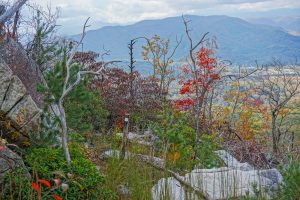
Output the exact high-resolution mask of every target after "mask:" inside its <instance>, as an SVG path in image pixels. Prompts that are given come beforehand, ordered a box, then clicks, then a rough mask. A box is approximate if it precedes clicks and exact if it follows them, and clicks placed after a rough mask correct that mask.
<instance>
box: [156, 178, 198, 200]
mask: <svg viewBox="0 0 300 200" xmlns="http://www.w3.org/2000/svg"><path fill="white" fill-rule="evenodd" d="M152 198H153V199H168V198H169V199H172V200H184V199H193V200H198V199H199V198H198V197H197V195H196V194H195V193H192V192H187V191H185V188H184V187H182V186H181V184H180V183H179V181H177V180H176V179H175V178H173V177H170V178H162V179H160V180H159V181H158V183H157V184H156V185H155V186H154V187H153V188H152Z"/></svg>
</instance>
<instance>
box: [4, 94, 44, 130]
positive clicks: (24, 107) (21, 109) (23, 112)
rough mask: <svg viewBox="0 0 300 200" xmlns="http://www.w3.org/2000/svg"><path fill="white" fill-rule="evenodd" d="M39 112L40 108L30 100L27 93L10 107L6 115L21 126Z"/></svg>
mask: <svg viewBox="0 0 300 200" xmlns="http://www.w3.org/2000/svg"><path fill="white" fill-rule="evenodd" d="M39 112H40V109H39V108H38V107H37V105H36V104H35V102H34V101H33V100H32V98H31V96H29V95H27V96H25V97H24V98H23V99H22V100H21V101H20V102H19V103H18V104H17V105H16V106H14V107H13V108H12V109H11V111H10V112H9V113H8V114H7V117H9V118H10V119H12V120H13V121H15V122H17V125H18V126H19V127H23V126H24V125H26V124H28V123H29V122H30V121H31V120H32V119H33V118H34V117H35V116H36V115H38V114H39Z"/></svg>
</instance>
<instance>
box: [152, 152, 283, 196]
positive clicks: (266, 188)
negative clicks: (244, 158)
mask: <svg viewBox="0 0 300 200" xmlns="http://www.w3.org/2000/svg"><path fill="white" fill-rule="evenodd" d="M216 154H217V155H219V157H220V158H221V159H222V160H223V161H224V163H225V164H226V165H227V166H226V167H221V168H213V169H194V170H193V171H191V172H190V173H188V174H186V175H185V176H179V178H180V179H181V180H182V181H183V182H186V183H189V185H191V186H192V187H193V188H195V189H197V190H200V191H202V192H201V193H202V194H203V195H204V196H205V197H206V198H207V199H209V200H217V199H230V198H241V197H242V196H254V195H255V191H256V189H257V190H259V191H261V192H262V195H263V196H264V197H265V198H269V197H270V196H271V194H272V192H273V191H274V190H277V189H278V186H279V184H280V183H281V182H282V177H281V175H280V173H279V172H278V170H277V169H267V170H255V169H254V168H253V167H252V166H251V165H249V164H248V163H240V162H239V161H237V160H236V159H235V158H234V157H233V156H231V155H230V154H229V153H228V152H226V151H224V150H221V151H217V152H216ZM152 196H153V199H154V200H160V199H162V197H165V196H167V197H168V198H169V199H174V200H186V199H193V200H194V199H202V198H198V197H197V195H196V194H194V193H192V192H191V191H186V190H185V188H184V187H183V186H182V185H181V184H180V183H179V181H178V180H176V179H174V178H173V177H170V178H163V179H160V180H159V181H158V183H157V184H156V185H155V186H153V188H152ZM168 198H167V199H168Z"/></svg>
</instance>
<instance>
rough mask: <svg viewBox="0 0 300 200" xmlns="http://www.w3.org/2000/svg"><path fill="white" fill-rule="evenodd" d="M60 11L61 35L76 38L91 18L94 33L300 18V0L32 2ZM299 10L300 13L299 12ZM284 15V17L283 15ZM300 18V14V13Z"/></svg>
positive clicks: (58, 0) (44, 0) (69, 0)
mask: <svg viewBox="0 0 300 200" xmlns="http://www.w3.org/2000/svg"><path fill="white" fill-rule="evenodd" d="M30 2H33V3H36V4H39V5H41V6H47V5H51V6H52V7H59V8H60V20H59V24H60V25H62V28H61V32H62V33H64V34H74V33H78V32H80V27H82V24H83V23H84V21H85V19H86V18H87V17H91V25H92V27H91V29H97V28H99V27H101V26H103V25H107V24H130V23H134V22H137V21H140V20H144V19H158V18H165V17H169V16H178V15H182V14H195V15H230V16H238V17H256V16H261V14H262V13H273V14H274V13H276V14H279V15H280V14H286V13H283V10H284V11H285V12H287V11H288V13H289V10H293V12H291V14H298V12H299V10H300V0H30ZM297 9H298V10H297ZM281 12H282V13H281ZM299 15H300V13H299Z"/></svg>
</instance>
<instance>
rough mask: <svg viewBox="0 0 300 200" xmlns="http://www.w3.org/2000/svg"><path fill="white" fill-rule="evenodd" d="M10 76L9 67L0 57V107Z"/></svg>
mask: <svg viewBox="0 0 300 200" xmlns="http://www.w3.org/2000/svg"><path fill="white" fill-rule="evenodd" d="M11 78H12V71H11V69H10V68H9V67H8V66H7V65H6V64H5V63H4V62H3V61H1V59H0V108H1V105H2V103H3V100H4V97H5V95H6V91H7V89H8V86H9V83H10V80H11Z"/></svg>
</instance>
